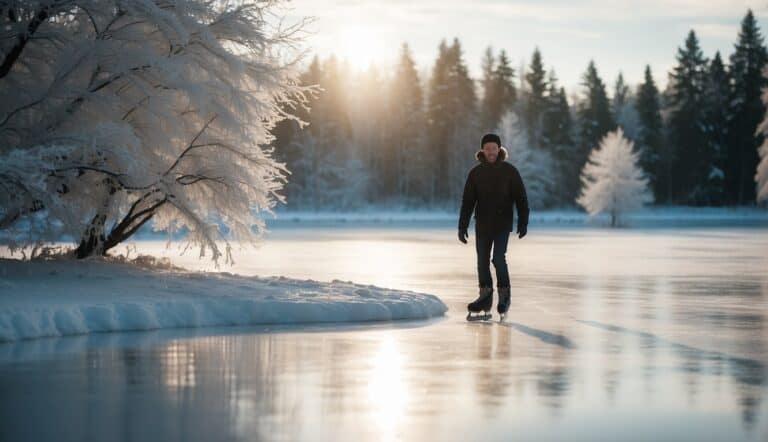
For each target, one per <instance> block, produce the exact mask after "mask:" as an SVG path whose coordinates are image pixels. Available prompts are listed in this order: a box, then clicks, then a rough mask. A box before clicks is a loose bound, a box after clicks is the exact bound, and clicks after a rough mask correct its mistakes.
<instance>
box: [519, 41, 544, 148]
mask: <svg viewBox="0 0 768 442" xmlns="http://www.w3.org/2000/svg"><path fill="white" fill-rule="evenodd" d="M525 80H526V83H527V88H526V92H527V93H526V99H525V109H524V114H523V115H524V121H525V129H526V131H527V132H528V136H529V139H530V142H531V144H532V145H533V146H535V147H541V118H542V115H543V114H544V110H545V107H546V97H545V96H544V94H545V93H546V90H547V83H546V72H545V71H544V64H543V63H542V61H541V52H540V51H539V48H536V49H535V50H534V51H533V56H532V57H531V65H530V66H529V68H528V72H527V73H526V74H525Z"/></svg>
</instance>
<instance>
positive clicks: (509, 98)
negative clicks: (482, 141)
mask: <svg viewBox="0 0 768 442" xmlns="http://www.w3.org/2000/svg"><path fill="white" fill-rule="evenodd" d="M482 65H483V69H482V70H483V80H482V82H481V83H482V84H483V89H484V91H485V92H484V94H483V102H482V112H481V114H482V115H481V120H480V121H481V126H482V127H481V129H482V130H483V131H486V132H488V131H492V130H494V129H495V128H496V127H497V126H498V125H499V121H500V120H501V116H502V114H504V113H505V112H506V111H507V110H509V109H512V108H513V107H514V105H515V101H516V100H517V89H516V88H515V83H514V78H515V71H514V69H512V67H511V66H510V65H509V58H508V57H507V52H506V51H504V50H502V51H501V53H500V54H499V58H498V61H497V60H496V59H494V58H493V52H492V51H491V48H488V49H487V50H486V52H485V55H484V56H483V62H482Z"/></svg>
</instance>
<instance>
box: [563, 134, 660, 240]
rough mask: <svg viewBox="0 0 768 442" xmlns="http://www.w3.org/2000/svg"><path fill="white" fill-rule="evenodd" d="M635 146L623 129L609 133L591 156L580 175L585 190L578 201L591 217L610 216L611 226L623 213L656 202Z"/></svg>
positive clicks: (615, 223)
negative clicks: (606, 213)
mask: <svg viewBox="0 0 768 442" xmlns="http://www.w3.org/2000/svg"><path fill="white" fill-rule="evenodd" d="M632 145H633V142H632V141H630V140H628V139H626V138H625V137H624V132H623V131H622V129H621V128H620V127H619V128H618V129H616V130H615V131H611V132H608V133H607V134H606V135H605V137H603V139H602V140H601V142H600V145H599V146H598V147H597V148H596V149H593V150H592V152H591V153H590V155H589V161H587V163H586V164H585V165H584V169H583V171H582V174H581V181H582V190H581V195H579V197H578V198H577V200H576V202H577V203H579V205H581V206H582V207H584V209H585V210H586V211H587V212H588V213H589V214H590V216H594V215H596V214H598V213H600V212H608V213H610V215H611V226H616V225H617V223H618V222H619V217H620V215H621V214H622V213H624V212H627V211H630V210H634V209H637V208H640V207H642V206H643V204H646V203H651V202H653V195H652V194H651V192H650V191H649V190H648V180H647V179H646V178H645V176H643V172H642V169H641V168H640V166H639V165H638V154H637V153H636V152H634V151H633V149H632Z"/></svg>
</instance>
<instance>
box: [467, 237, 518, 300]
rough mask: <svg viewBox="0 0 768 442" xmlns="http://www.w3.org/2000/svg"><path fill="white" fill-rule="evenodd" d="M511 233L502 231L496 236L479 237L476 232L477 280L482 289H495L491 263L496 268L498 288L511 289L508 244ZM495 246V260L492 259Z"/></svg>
mask: <svg viewBox="0 0 768 442" xmlns="http://www.w3.org/2000/svg"><path fill="white" fill-rule="evenodd" d="M509 234H510V231H509V230H506V231H502V232H499V233H497V234H496V235H495V236H491V235H479V234H477V231H475V249H476V250H477V278H478V282H479V286H480V287H493V279H491V262H493V266H494V267H495V268H496V280H497V284H496V286H497V287H509V270H508V269H507V259H506V257H505V256H504V254H505V253H507V242H508V241H509ZM491 246H493V258H491Z"/></svg>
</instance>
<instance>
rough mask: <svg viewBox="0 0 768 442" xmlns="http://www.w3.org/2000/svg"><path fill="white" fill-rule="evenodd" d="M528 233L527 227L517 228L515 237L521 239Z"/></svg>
mask: <svg viewBox="0 0 768 442" xmlns="http://www.w3.org/2000/svg"><path fill="white" fill-rule="evenodd" d="M526 233H528V226H517V236H518V238H521V239H522V238H523V237H524V236H525V234H526Z"/></svg>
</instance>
